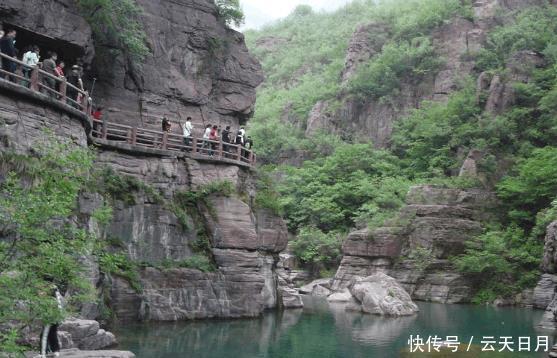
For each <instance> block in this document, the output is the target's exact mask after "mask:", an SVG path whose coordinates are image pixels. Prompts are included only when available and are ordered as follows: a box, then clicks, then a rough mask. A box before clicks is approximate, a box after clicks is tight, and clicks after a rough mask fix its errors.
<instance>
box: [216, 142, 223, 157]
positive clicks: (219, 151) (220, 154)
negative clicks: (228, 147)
mask: <svg viewBox="0 0 557 358" xmlns="http://www.w3.org/2000/svg"><path fill="white" fill-rule="evenodd" d="M217 158H222V141H219V149H218V152H217Z"/></svg>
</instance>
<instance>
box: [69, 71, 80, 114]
mask: <svg viewBox="0 0 557 358" xmlns="http://www.w3.org/2000/svg"><path fill="white" fill-rule="evenodd" d="M68 84H69V86H68V88H67V89H66V94H67V97H68V103H69V104H70V105H72V106H74V107H75V108H77V109H79V106H80V103H81V102H80V96H81V93H80V92H79V90H83V80H82V79H81V75H80V74H79V67H78V66H77V65H73V66H72V70H71V71H70V74H69V75H68Z"/></svg>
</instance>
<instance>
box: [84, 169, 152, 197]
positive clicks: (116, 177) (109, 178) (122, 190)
mask: <svg viewBox="0 0 557 358" xmlns="http://www.w3.org/2000/svg"><path fill="white" fill-rule="evenodd" d="M94 174H95V175H94V178H95V189H96V190H97V191H99V192H101V193H102V194H104V195H106V196H108V197H110V198H111V199H112V200H114V201H121V202H123V203H124V204H126V205H128V206H132V205H135V204H137V197H136V196H137V194H138V193H141V192H143V193H144V194H146V195H147V196H148V197H149V198H150V199H151V200H153V201H154V202H156V203H161V202H162V201H163V200H162V197H161V195H160V193H159V192H158V191H157V190H156V189H155V188H153V187H152V186H150V185H147V184H145V183H144V182H142V181H140V180H138V179H137V178H135V177H133V176H130V175H123V174H119V173H116V172H115V171H114V169H112V168H111V167H105V168H103V169H101V170H99V171H95V173H94Z"/></svg>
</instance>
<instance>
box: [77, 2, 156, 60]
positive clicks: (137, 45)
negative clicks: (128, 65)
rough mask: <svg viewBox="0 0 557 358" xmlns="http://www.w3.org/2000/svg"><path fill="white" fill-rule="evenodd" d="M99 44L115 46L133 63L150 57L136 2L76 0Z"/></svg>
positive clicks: (141, 11) (139, 10)
mask: <svg viewBox="0 0 557 358" xmlns="http://www.w3.org/2000/svg"><path fill="white" fill-rule="evenodd" d="M76 2H77V5H78V7H79V9H80V11H81V13H82V15H83V16H84V17H85V19H86V20H87V22H88V23H89V25H90V26H91V28H92V29H93V33H94V36H95V40H96V41H97V42H98V44H100V45H103V46H108V47H116V48H118V49H119V50H121V51H122V52H123V53H124V54H125V55H127V56H128V57H129V58H130V59H131V60H132V62H134V63H141V62H142V61H143V59H144V58H145V56H147V55H148V54H149V48H148V47H147V35H146V33H145V30H144V29H143V25H142V24H141V22H140V20H139V19H140V16H141V14H142V13H143V10H142V9H141V7H140V6H139V5H138V4H137V3H136V2H135V0H76Z"/></svg>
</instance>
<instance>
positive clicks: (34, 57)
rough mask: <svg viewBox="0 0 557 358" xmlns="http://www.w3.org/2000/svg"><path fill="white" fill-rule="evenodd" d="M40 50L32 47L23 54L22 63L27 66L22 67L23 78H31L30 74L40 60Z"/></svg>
mask: <svg viewBox="0 0 557 358" xmlns="http://www.w3.org/2000/svg"><path fill="white" fill-rule="evenodd" d="M39 54H40V50H39V47H38V46H33V47H31V49H30V50H29V51H27V52H25V53H24V54H23V63H25V64H26V65H27V66H24V67H23V75H24V76H25V78H31V72H32V71H33V69H34V68H35V67H37V65H38V64H39V61H40V60H41V57H40V55H39Z"/></svg>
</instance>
